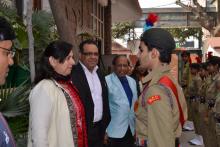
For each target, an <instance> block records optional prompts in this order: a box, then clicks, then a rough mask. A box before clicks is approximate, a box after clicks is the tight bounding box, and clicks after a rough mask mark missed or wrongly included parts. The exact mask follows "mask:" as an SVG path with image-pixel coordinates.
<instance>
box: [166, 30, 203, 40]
mask: <svg viewBox="0 0 220 147" xmlns="http://www.w3.org/2000/svg"><path fill="white" fill-rule="evenodd" d="M167 30H168V31H169V32H170V33H171V34H172V35H173V37H174V38H176V39H178V40H179V41H180V42H185V41H186V39H187V38H188V37H190V36H193V37H196V38H197V39H200V36H201V34H202V30H201V28H167Z"/></svg>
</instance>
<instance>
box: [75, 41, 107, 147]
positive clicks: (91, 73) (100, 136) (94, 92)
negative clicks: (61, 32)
mask: <svg viewBox="0 0 220 147" xmlns="http://www.w3.org/2000/svg"><path fill="white" fill-rule="evenodd" d="M79 52H80V53H79V59H80V60H79V63H78V64H77V65H76V66H75V67H73V70H72V81H73V84H74V85H75V86H76V88H77V89H78V90H79V95H80V98H81V100H82V103H83V105H84V107H85V113H86V126H87V134H88V146H89V147H102V146H103V141H104V136H105V131H106V128H107V126H108V124H109V122H110V110H109V104H108V91H107V85H106V82H105V78H104V76H103V75H102V74H101V72H100V70H99V68H98V66H97V64H98V60H99V52H98V47H97V45H96V42H94V41H93V40H85V41H83V42H82V43H81V44H80V45H79Z"/></svg>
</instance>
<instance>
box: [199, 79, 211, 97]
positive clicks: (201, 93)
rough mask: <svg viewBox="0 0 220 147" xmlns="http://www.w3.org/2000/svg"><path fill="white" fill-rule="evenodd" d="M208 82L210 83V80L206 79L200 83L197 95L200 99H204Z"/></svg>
mask: <svg viewBox="0 0 220 147" xmlns="http://www.w3.org/2000/svg"><path fill="white" fill-rule="evenodd" d="M208 81H210V78H208V77H206V78H204V79H203V80H202V81H201V86H199V90H198V95H199V96H200V97H204V98H205V97H206V89H207V87H208V84H209V83H208Z"/></svg>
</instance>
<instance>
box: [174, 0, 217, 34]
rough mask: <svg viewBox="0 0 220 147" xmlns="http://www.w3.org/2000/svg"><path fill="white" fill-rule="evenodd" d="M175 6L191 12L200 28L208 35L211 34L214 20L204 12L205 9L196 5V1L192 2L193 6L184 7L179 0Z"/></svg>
mask: <svg viewBox="0 0 220 147" xmlns="http://www.w3.org/2000/svg"><path fill="white" fill-rule="evenodd" d="M176 4H177V5H179V6H181V7H182V8H184V9H186V10H189V11H191V12H192V13H193V14H194V15H195V17H196V20H198V21H199V23H200V25H201V26H202V27H204V28H205V29H207V30H208V31H209V32H210V33H212V32H213V27H214V19H213V18H212V17H211V16H209V15H208V14H207V12H206V11H205V9H204V8H203V7H202V6H201V5H200V4H199V3H198V1H197V0H193V4H194V5H195V6H192V5H185V4H184V3H182V2H181V1H180V0H177V1H176Z"/></svg>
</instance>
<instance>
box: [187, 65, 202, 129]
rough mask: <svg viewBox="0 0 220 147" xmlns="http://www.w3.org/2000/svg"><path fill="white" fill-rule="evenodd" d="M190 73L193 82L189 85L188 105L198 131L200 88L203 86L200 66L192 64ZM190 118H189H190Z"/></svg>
mask: <svg viewBox="0 0 220 147" xmlns="http://www.w3.org/2000/svg"><path fill="white" fill-rule="evenodd" d="M190 72H191V79H192V80H191V81H190V83H189V98H190V102H189V105H188V108H189V110H191V112H190V111H189V115H190V116H191V118H192V120H193V122H194V124H195V127H196V129H197V128H198V124H199V119H198V107H199V101H198V97H199V93H198V91H199V88H200V86H201V84H202V79H201V77H200V75H199V72H200V64H199V63H192V64H190ZM190 116H189V117H190Z"/></svg>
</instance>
